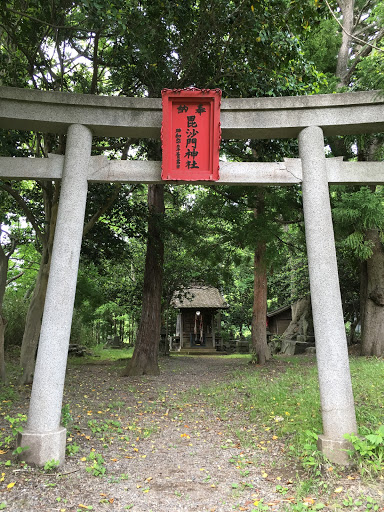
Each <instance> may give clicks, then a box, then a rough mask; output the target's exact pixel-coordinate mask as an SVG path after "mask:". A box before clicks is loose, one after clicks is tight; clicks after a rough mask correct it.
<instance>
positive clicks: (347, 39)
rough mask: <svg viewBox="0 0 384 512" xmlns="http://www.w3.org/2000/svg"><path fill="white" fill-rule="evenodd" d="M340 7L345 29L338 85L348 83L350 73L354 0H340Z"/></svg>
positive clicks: (338, 66)
mask: <svg viewBox="0 0 384 512" xmlns="http://www.w3.org/2000/svg"><path fill="white" fill-rule="evenodd" d="M338 3H339V7H340V10H341V13H342V15H343V30H342V39H341V46H340V49H339V53H338V56H337V67H336V76H337V78H338V79H339V84H338V87H339V88H340V87H343V86H346V85H348V83H346V81H347V78H349V74H348V62H349V51H350V48H351V41H352V37H351V34H352V31H353V9H354V5H355V2H354V0H339V2H338Z"/></svg>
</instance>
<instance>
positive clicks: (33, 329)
mask: <svg viewBox="0 0 384 512" xmlns="http://www.w3.org/2000/svg"><path fill="white" fill-rule="evenodd" d="M51 251H52V247H51V248H50V250H49V255H48V254H47V253H48V248H45V250H44V252H43V255H42V258H41V263H40V268H39V272H38V274H37V279H36V284H35V288H34V290H33V294H32V298H31V302H30V304H29V308H28V312H27V317H26V321H25V329H24V334H23V340H22V343H21V351H20V366H21V368H22V369H23V373H22V376H21V379H20V384H31V383H32V381H33V372H34V369H35V357H36V351H37V346H38V344H39V337H40V328H41V321H42V318H43V311H44V304H45V295H46V292H47V285H48V277H49V268H50V265H51Z"/></svg>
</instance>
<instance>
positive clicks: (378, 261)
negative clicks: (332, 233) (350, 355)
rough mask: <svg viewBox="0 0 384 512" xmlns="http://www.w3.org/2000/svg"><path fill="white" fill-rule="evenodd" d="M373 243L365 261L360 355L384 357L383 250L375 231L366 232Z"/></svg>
mask: <svg viewBox="0 0 384 512" xmlns="http://www.w3.org/2000/svg"><path fill="white" fill-rule="evenodd" d="M366 240H368V241H371V242H372V243H373V254H372V256H371V257H370V258H369V259H368V260H367V262H366V265H367V275H366V301H365V304H364V308H363V314H362V315H361V317H362V333H361V337H362V355H365V356H377V357H382V356H384V336H383V332H384V250H383V244H382V242H381V240H380V233H379V231H378V230H377V229H370V230H368V231H367V232H366Z"/></svg>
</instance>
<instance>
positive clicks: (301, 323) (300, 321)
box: [282, 295, 313, 341]
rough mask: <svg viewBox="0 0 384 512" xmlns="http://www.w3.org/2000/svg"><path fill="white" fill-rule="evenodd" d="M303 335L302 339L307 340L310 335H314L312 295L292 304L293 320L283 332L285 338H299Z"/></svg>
mask: <svg viewBox="0 0 384 512" xmlns="http://www.w3.org/2000/svg"><path fill="white" fill-rule="evenodd" d="M297 336H302V338H301V339H302V341H307V337H308V336H311V337H312V336H313V321H312V312H311V297H310V296H309V295H308V296H307V297H304V298H303V299H300V300H298V301H297V302H295V304H293V305H292V320H291V322H290V324H289V325H288V327H287V328H286V330H285V331H284V333H283V336H282V339H283V340H293V339H297Z"/></svg>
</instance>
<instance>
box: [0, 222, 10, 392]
mask: <svg viewBox="0 0 384 512" xmlns="http://www.w3.org/2000/svg"><path fill="white" fill-rule="evenodd" d="M0 234H1V230H0ZM8 261H9V259H8V258H7V255H6V254H5V253H4V250H3V248H2V247H0V379H1V381H2V382H3V383H4V384H5V382H6V375H5V357H4V333H5V327H6V324H7V321H6V320H5V318H4V317H3V300H4V294H5V287H6V283H7V273H8Z"/></svg>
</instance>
